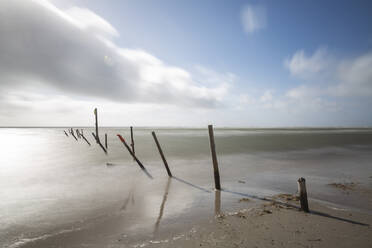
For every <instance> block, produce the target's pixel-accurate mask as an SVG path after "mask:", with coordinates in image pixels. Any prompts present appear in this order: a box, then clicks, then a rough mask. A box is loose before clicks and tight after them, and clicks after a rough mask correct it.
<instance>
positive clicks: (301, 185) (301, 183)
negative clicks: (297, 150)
mask: <svg viewBox="0 0 372 248" xmlns="http://www.w3.org/2000/svg"><path fill="white" fill-rule="evenodd" d="M94 115H95V133H93V132H92V135H93V137H94V139H95V140H96V143H97V144H98V145H99V146H100V147H101V148H102V150H103V151H104V153H105V154H106V155H107V150H108V144H107V133H105V145H104V146H103V145H102V143H101V141H100V138H99V134H98V113H97V109H94ZM68 132H69V133H70V134H71V135H72V136H73V138H74V139H75V140H76V141H77V140H78V138H82V139H84V140H85V141H86V142H87V144H88V145H89V146H90V145H91V144H90V143H89V141H88V140H87V139H86V137H85V136H84V132H83V129H80V130H79V129H76V130H75V132H76V136H75V133H74V129H73V128H70V129H69V130H68ZM64 133H65V134H66V136H69V135H68V134H67V132H66V131H65V130H64ZM208 133H209V143H210V149H211V155H212V163H213V173H214V183H215V189H216V190H221V181H220V172H219V169H218V160H217V154H216V145H215V141H214V132H213V125H208ZM151 134H152V137H153V138H154V141H155V144H156V146H157V148H158V151H159V154H160V157H161V159H162V160H163V164H164V166H165V169H166V171H167V174H168V176H169V177H173V175H172V172H171V170H170V169H169V166H168V162H167V160H166V158H165V156H164V153H163V150H162V148H161V146H160V143H159V141H158V138H157V137H156V134H155V131H152V132H151ZM117 136H118V138H119V140H120V141H121V142H122V143H123V145H124V146H125V148H126V149H127V150H128V152H129V153H130V155H131V156H132V157H133V160H134V161H136V162H137V164H138V165H139V166H140V168H141V169H142V170H144V171H145V172H146V174H147V175H148V176H150V177H151V175H149V174H148V172H147V170H146V168H145V166H144V165H143V164H142V163H141V161H140V160H139V159H138V158H137V156H136V155H135V149H134V137H133V127H130V136H131V144H130V146H129V145H128V144H127V142H126V141H125V139H124V138H123V137H122V136H121V135H120V134H117ZM151 178H152V177H151ZM297 184H298V192H299V196H300V204H301V210H303V211H305V212H309V206H308V201H307V191H306V180H305V178H302V177H301V178H299V179H298V181H297Z"/></svg>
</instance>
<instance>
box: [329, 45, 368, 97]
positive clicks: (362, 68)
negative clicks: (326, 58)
mask: <svg viewBox="0 0 372 248" xmlns="http://www.w3.org/2000/svg"><path fill="white" fill-rule="evenodd" d="M337 72H338V73H337V76H338V78H339V80H340V84H338V85H337V86H336V89H335V90H334V93H335V94H336V95H340V96H352V95H355V96H372V52H369V53H367V54H364V55H361V56H359V57H357V58H354V59H352V60H348V61H343V62H342V63H340V65H339V67H338V71H337Z"/></svg>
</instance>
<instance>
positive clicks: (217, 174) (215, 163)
mask: <svg viewBox="0 0 372 248" xmlns="http://www.w3.org/2000/svg"><path fill="white" fill-rule="evenodd" d="M208 131H209V142H210V146H211V153H212V161H213V171H214V184H215V187H216V189H217V190H221V183H220V172H219V170H218V161H217V155H216V146H215V143H214V134H213V126H212V125H208Z"/></svg>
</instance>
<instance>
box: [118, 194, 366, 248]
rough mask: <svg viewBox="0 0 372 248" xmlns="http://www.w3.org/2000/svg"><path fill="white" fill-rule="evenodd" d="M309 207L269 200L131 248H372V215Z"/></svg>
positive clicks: (319, 205) (319, 206)
mask: <svg viewBox="0 0 372 248" xmlns="http://www.w3.org/2000/svg"><path fill="white" fill-rule="evenodd" d="M280 202H283V201H280ZM286 203H289V205H287V204H286ZM242 205H244V204H242ZM310 205H311V212H310V213H304V212H302V211H299V209H298V206H297V204H296V202H294V201H284V203H279V202H277V201H275V200H274V201H270V200H268V202H267V203H265V204H262V205H261V206H259V207H255V208H249V209H245V208H243V209H241V210H239V211H234V212H226V213H221V214H219V215H216V217H215V218H213V219H210V220H208V221H206V222H204V223H200V224H198V225H196V226H195V227H193V228H192V229H191V230H188V231H187V232H182V233H180V234H178V235H176V236H173V237H167V236H164V237H162V238H158V239H153V240H148V241H146V242H142V243H137V244H132V247H371V244H372V230H371V224H372V216H371V214H366V213H361V212H355V211H350V210H345V209H338V208H335V207H327V206H324V205H322V204H319V203H317V202H314V201H311V202H310ZM292 206H293V207H292ZM120 241H121V240H118V243H119V244H120ZM118 247H120V245H118ZM123 247H126V245H124V246H123Z"/></svg>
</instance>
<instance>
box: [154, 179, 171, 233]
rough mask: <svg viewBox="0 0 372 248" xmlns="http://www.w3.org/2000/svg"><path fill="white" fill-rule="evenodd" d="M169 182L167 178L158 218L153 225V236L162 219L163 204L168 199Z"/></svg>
mask: <svg viewBox="0 0 372 248" xmlns="http://www.w3.org/2000/svg"><path fill="white" fill-rule="evenodd" d="M171 182H172V178H171V177H169V178H168V181H167V185H166V187H165V191H164V195H163V201H162V202H161V205H160V211H159V216H158V218H157V220H156V223H155V228H154V234H156V233H157V232H158V229H159V224H160V221H161V218H162V217H163V213H164V206H165V202H166V201H167V198H168V192H169V188H170V185H171Z"/></svg>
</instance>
